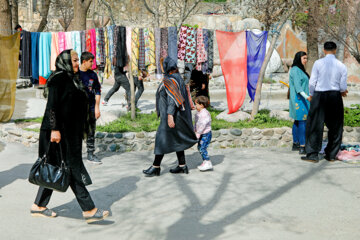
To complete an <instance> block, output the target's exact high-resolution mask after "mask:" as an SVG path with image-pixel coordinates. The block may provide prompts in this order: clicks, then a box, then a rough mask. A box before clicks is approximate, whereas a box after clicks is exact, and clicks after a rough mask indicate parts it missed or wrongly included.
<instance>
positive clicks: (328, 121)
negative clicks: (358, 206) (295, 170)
mask: <svg viewBox="0 0 360 240" xmlns="http://www.w3.org/2000/svg"><path fill="white" fill-rule="evenodd" d="M336 48H337V46H336V44H335V43H334V42H326V43H325V44H324V53H325V57H324V58H322V59H319V60H317V61H316V62H315V63H314V66H313V68H312V72H311V77H310V82H309V95H310V101H311V104H310V110H309V116H308V119H307V123H306V133H305V139H306V140H305V151H306V156H305V157H301V159H302V160H304V161H309V162H314V163H317V162H318V161H319V160H321V159H322V158H323V156H322V155H321V154H319V152H320V150H321V147H322V139H323V131H324V123H325V125H326V126H327V128H328V129H329V132H328V144H327V146H326V148H325V159H326V160H328V161H335V158H336V155H337V153H338V152H339V150H340V147H341V141H342V134H343V126H344V104H343V99H342V97H346V96H347V93H348V91H347V83H346V81H347V68H346V66H345V65H344V64H343V63H342V62H340V61H339V60H337V59H336V57H335V54H336Z"/></svg>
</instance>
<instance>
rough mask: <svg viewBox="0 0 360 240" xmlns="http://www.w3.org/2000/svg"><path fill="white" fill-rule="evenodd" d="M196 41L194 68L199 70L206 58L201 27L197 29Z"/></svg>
mask: <svg viewBox="0 0 360 240" xmlns="http://www.w3.org/2000/svg"><path fill="white" fill-rule="evenodd" d="M196 39H197V40H196V41H197V43H196V70H198V71H201V67H202V64H203V63H204V62H206V60H207V52H206V51H205V44H204V36H203V29H202V28H198V29H197V38H196Z"/></svg>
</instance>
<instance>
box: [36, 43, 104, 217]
mask: <svg viewBox="0 0 360 240" xmlns="http://www.w3.org/2000/svg"><path fill="white" fill-rule="evenodd" d="M78 71H79V57H78V55H77V53H76V52H75V51H74V50H65V51H63V52H62V53H61V54H60V55H59V56H58V57H57V59H56V71H55V72H54V73H53V74H52V75H51V76H50V77H49V79H48V82H47V86H48V89H49V94H48V101H47V105H46V109H45V114H44V118H43V121H42V124H41V128H40V139H39V156H43V155H44V154H45V152H46V151H47V149H48V147H49V144H50V142H52V143H51V144H50V147H51V148H50V151H49V154H50V158H49V159H50V161H54V163H56V162H57V161H59V159H58V154H56V149H58V147H59V146H57V145H58V144H60V145H61V149H62V152H63V156H64V160H65V163H66V165H67V166H68V167H69V169H70V172H71V174H70V175H71V177H70V187H71V189H72V191H73V192H74V194H75V196H76V199H77V201H78V203H79V205H80V207H81V209H82V211H83V217H84V218H85V219H86V220H87V222H95V221H99V220H102V219H104V218H105V217H107V216H108V215H109V212H108V211H103V210H100V209H97V208H95V205H94V202H93V201H92V199H91V197H90V194H89V192H88V191H87V189H86V187H85V186H86V185H89V184H91V179H90V176H89V174H88V173H87V171H86V169H85V166H84V164H83V161H82V151H81V148H82V140H83V138H84V136H86V134H87V133H89V129H90V128H89V124H88V118H87V116H88V109H89V105H88V96H87V93H86V91H85V86H84V85H83V84H82V82H81V81H80V80H79V73H78ZM55 142H56V143H58V144H56V143H55ZM52 192H53V191H52V190H51V189H47V188H43V187H40V188H39V191H38V194H37V196H36V199H35V202H34V204H33V205H32V207H31V211H30V212H31V215H33V216H42V217H56V213H55V212H54V211H52V210H50V209H48V208H47V207H46V206H47V204H48V203H49V201H50V197H51V194H52Z"/></svg>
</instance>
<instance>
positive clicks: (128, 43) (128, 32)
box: [126, 27, 132, 57]
mask: <svg viewBox="0 0 360 240" xmlns="http://www.w3.org/2000/svg"><path fill="white" fill-rule="evenodd" d="M131 32H132V28H131V27H126V53H127V55H128V57H130V56H131Z"/></svg>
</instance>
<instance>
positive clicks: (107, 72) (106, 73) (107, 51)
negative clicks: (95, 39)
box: [104, 28, 111, 79]
mask: <svg viewBox="0 0 360 240" xmlns="http://www.w3.org/2000/svg"><path fill="white" fill-rule="evenodd" d="M104 39H105V68H104V77H105V78H106V79H108V78H109V77H110V76H111V62H110V57H109V54H110V49H109V37H108V31H107V28H104Z"/></svg>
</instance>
